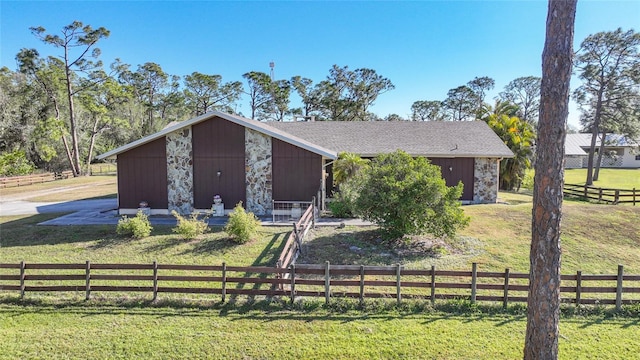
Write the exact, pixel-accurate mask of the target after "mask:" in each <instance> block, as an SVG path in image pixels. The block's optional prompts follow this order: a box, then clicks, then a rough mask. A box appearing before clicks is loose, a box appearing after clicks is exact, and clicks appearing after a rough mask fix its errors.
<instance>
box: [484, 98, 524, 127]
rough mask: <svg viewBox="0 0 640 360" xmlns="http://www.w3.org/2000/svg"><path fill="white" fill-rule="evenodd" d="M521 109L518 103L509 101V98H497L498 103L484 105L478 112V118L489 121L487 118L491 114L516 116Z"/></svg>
mask: <svg viewBox="0 0 640 360" xmlns="http://www.w3.org/2000/svg"><path fill="white" fill-rule="evenodd" d="M519 109H520V108H519V107H518V105H516V104H514V103H512V102H510V101H507V100H504V101H503V100H500V99H497V100H496V104H495V105H494V106H491V105H489V104H486V103H485V104H484V105H482V108H481V109H480V111H479V113H478V114H477V118H478V119H480V120H484V121H485V122H488V121H487V120H486V119H487V118H488V117H489V116H490V115H496V116H502V115H507V116H509V117H511V116H516V115H517V113H518V110H519Z"/></svg>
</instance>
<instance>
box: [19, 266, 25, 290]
mask: <svg viewBox="0 0 640 360" xmlns="http://www.w3.org/2000/svg"><path fill="white" fill-rule="evenodd" d="M24 278H25V263H24V260H22V261H20V298H21V299H22V298H24V290H25V286H24Z"/></svg>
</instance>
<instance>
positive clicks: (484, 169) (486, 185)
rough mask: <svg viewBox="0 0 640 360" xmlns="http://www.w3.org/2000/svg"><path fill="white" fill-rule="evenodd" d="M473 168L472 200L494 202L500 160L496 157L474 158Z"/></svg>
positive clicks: (481, 202) (495, 199)
mask: <svg viewBox="0 0 640 360" xmlns="http://www.w3.org/2000/svg"><path fill="white" fill-rule="evenodd" d="M474 163H475V164H474V170H473V181H474V186H473V202H474V203H476V204H494V203H496V202H497V201H498V176H499V173H500V172H499V168H498V166H499V164H500V161H499V160H498V159H496V158H476V159H475V161H474Z"/></svg>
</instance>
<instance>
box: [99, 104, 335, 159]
mask: <svg viewBox="0 0 640 360" xmlns="http://www.w3.org/2000/svg"><path fill="white" fill-rule="evenodd" d="M214 117H219V118H223V119H225V120H228V121H231V122H233V123H236V124H238V125H242V126H244V127H246V128H249V129H252V130H256V131H258V132H261V133H263V134H265V135H269V136H272V137H274V138H276V139H279V140H282V141H284V142H287V143H290V144H292V145H295V146H297V147H300V148H302V149H305V150H309V151H311V152H313V153H316V154H319V155H322V156H325V157H328V158H330V159H335V158H337V155H338V154H337V153H336V152H335V151H332V150H329V149H327V148H325V147H323V146H321V145H317V143H310V142H309V141H307V140H305V139H301V138H299V137H296V136H295V135H292V134H289V133H286V132H284V131H282V130H279V129H277V128H274V127H271V126H269V125H267V123H263V122H260V121H256V120H251V119H247V118H243V117H241V116H236V115H230V114H227V113H223V112H219V111H213V112H210V113H206V114H204V115H201V116H198V117H195V118H193V119H189V120H186V121H182V122H178V123H176V124H174V125H171V124H169V125H167V126H166V127H165V128H164V129H162V130H161V131H158V132H157V133H155V134H151V135H149V136H145V137H143V138H142V139H138V140H136V141H134V142H131V143H129V144H126V145H123V146H120V147H119V148H116V149H113V150H111V151H108V152H106V153H104V154H101V155H99V156H98V157H97V158H98V159H99V160H102V159H106V158H109V157H113V156H116V155H118V154H120V153H123V152H125V151H128V150H130V149H133V148H135V147H138V146H140V145H144V144H146V143H149V142H151V141H154V140H156V139H159V138H161V137H163V136H165V135H167V134H169V133H171V132H174V131H176V130H179V129H182V128H185V127H187V126H191V125H194V124H197V123H200V122H203V121H206V120H209V119H211V118H214Z"/></svg>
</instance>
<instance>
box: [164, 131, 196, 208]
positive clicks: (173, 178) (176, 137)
mask: <svg viewBox="0 0 640 360" xmlns="http://www.w3.org/2000/svg"><path fill="white" fill-rule="evenodd" d="M191 144H192V143H191V127H188V128H185V129H180V130H177V131H175V132H172V133H169V134H167V195H168V197H169V199H168V200H169V206H168V207H169V209H168V210H169V211H170V212H171V211H172V210H175V211H177V212H178V213H180V214H182V215H185V214H190V213H191V212H192V211H193V160H192V155H193V150H192V145H191Z"/></svg>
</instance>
